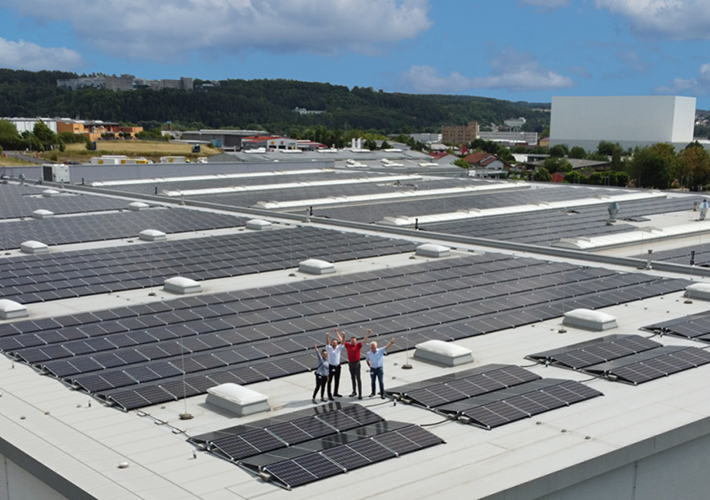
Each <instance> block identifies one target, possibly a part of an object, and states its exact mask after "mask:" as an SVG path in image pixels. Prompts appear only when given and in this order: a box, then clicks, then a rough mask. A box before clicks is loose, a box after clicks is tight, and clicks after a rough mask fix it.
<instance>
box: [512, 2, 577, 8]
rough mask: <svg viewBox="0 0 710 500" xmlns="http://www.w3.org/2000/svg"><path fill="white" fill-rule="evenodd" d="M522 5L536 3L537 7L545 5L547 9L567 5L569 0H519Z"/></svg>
mask: <svg viewBox="0 0 710 500" xmlns="http://www.w3.org/2000/svg"><path fill="white" fill-rule="evenodd" d="M518 3H519V4H520V5H534V6H535V7H543V8H545V9H556V8H558V7H567V5H568V4H569V0H518Z"/></svg>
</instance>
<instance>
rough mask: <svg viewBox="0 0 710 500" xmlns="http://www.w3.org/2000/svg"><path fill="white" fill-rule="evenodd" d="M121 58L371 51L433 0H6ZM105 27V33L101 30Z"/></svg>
mask: <svg viewBox="0 0 710 500" xmlns="http://www.w3.org/2000/svg"><path fill="white" fill-rule="evenodd" d="M5 3H6V4H7V3H12V4H14V5H15V6H16V8H17V9H18V10H19V11H20V13H22V14H23V15H26V16H28V17H31V18H34V19H37V20H38V21H47V22H50V21H57V20H60V21H68V22H70V23H71V24H72V26H73V28H74V32H75V33H76V34H77V35H78V36H79V37H81V38H84V39H86V40H90V41H91V43H92V45H94V46H98V47H99V48H100V49H102V50H103V51H105V52H108V53H110V54H112V55H115V56H119V57H124V58H144V59H153V60H162V59H171V58H172V59H174V58H177V57H178V56H184V55H185V52H186V51H190V50H200V51H214V52H220V53H240V52H245V51H248V50H250V49H257V50H267V51H272V52H299V51H308V52H316V53H324V54H337V53H340V52H344V51H345V52H359V53H365V54H372V53H373V52H374V51H377V50H380V48H381V47H382V46H383V45H387V44H392V43H396V42H399V41H401V40H406V39H410V38H413V37H415V36H417V35H418V34H420V33H421V32H423V31H425V30H427V29H428V28H429V27H430V26H431V24H432V22H431V20H430V19H429V17H428V14H429V0H360V1H358V2H353V1H352V0H151V1H149V2H147V1H145V0H103V1H101V2H97V1H95V0H72V1H71V2H57V1H56V0H5ZM97 27H100V34H99V33H98V32H97V31H96V30H97Z"/></svg>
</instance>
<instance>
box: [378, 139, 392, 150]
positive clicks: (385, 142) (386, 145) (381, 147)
mask: <svg viewBox="0 0 710 500" xmlns="http://www.w3.org/2000/svg"><path fill="white" fill-rule="evenodd" d="M391 148H392V146H390V143H389V142H387V141H382V145H381V146H380V149H391Z"/></svg>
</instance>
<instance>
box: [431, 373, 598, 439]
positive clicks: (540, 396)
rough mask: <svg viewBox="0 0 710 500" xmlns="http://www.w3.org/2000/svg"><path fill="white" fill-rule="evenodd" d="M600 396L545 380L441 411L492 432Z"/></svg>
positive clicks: (569, 383) (566, 382)
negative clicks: (464, 418) (455, 415)
mask: <svg viewBox="0 0 710 500" xmlns="http://www.w3.org/2000/svg"><path fill="white" fill-rule="evenodd" d="M601 395H602V393H601V392H599V391H597V390H596V389H592V388H591V387H588V386H585V385H583V384H581V383H579V382H576V381H572V380H555V379H544V380H536V381H532V382H527V383H525V384H522V385H519V386H516V387H514V388H512V389H505V390H501V391H497V392H493V393H490V394H487V395H484V396H478V397H473V398H469V399H466V400H464V401H460V402H457V403H453V404H450V405H445V406H442V407H439V408H438V410H439V411H442V412H444V413H454V414H457V415H460V416H464V417H466V418H467V419H469V423H470V424H472V425H475V426H478V427H482V428H484V429H489V430H490V429H493V428H495V427H499V426H501V425H505V424H508V423H511V422H515V421H518V420H522V419H524V418H529V417H531V416H533V415H537V414H540V413H544V412H547V411H550V410H554V409H556V408H560V407H562V406H569V405H571V404H574V403H579V402H581V401H585V400H587V399H592V398H594V397H597V396H601Z"/></svg>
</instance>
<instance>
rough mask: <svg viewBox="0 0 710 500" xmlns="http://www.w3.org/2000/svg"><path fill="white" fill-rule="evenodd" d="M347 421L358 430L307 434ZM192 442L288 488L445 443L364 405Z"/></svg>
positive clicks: (305, 413) (311, 412)
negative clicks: (388, 419) (387, 419)
mask: <svg viewBox="0 0 710 500" xmlns="http://www.w3.org/2000/svg"><path fill="white" fill-rule="evenodd" d="M333 415H338V418H332V417H333ZM345 416H347V418H348V419H351V420H355V421H357V422H358V424H357V427H355V428H351V429H349V431H348V432H344V433H340V432H338V431H337V430H336V429H335V428H333V427H330V432H331V433H330V434H329V435H325V436H317V437H314V435H315V434H317V433H311V437H310V438H309V437H308V435H307V433H306V432H305V430H307V429H311V428H313V425H312V424H313V423H321V424H322V425H326V424H323V422H337V421H338V419H339V418H340V419H342V418H344V417H345ZM190 441H192V442H193V443H197V444H200V445H202V446H206V448H207V450H208V451H210V452H212V453H216V454H219V455H221V456H224V457H226V458H228V459H229V460H231V461H234V462H238V463H239V464H240V465H242V466H244V467H245V468H248V469H249V470H252V471H254V472H260V473H262V477H268V478H270V480H272V481H274V482H275V483H277V484H279V485H281V486H283V487H285V488H288V489H290V488H293V487H296V486H300V485H303V484H307V483H310V482H313V481H317V480H320V479H325V478H327V477H330V476H333V475H335V474H339V473H342V472H347V471H348V470H353V469H356V468H359V467H362V466H364V465H369V464H372V463H376V462H380V461H383V460H387V459H389V458H394V457H396V456H399V455H403V454H406V453H410V452H413V451H417V450H421V449H423V448H428V447H430V446H434V445H437V444H441V443H443V442H444V441H443V440H442V439H441V438H439V437H437V436H435V435H434V434H432V433H430V432H429V431H427V430H425V429H423V428H421V427H419V426H416V425H412V424H405V423H402V422H385V421H383V420H382V418H381V417H379V416H378V415H377V414H375V413H374V412H372V411H370V410H368V409H367V408H364V407H363V406H360V405H345V404H340V403H332V404H328V405H323V406H319V407H312V408H308V409H304V410H301V411H297V412H294V413H292V414H287V415H281V416H277V417H274V418H269V419H265V420H262V421H258V422H251V423H249V424H248V425H239V426H235V427H230V428H227V429H222V430H218V431H214V432H210V433H208V434H203V435H199V436H193V437H191V438H190ZM264 473H266V474H267V476H264Z"/></svg>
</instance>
